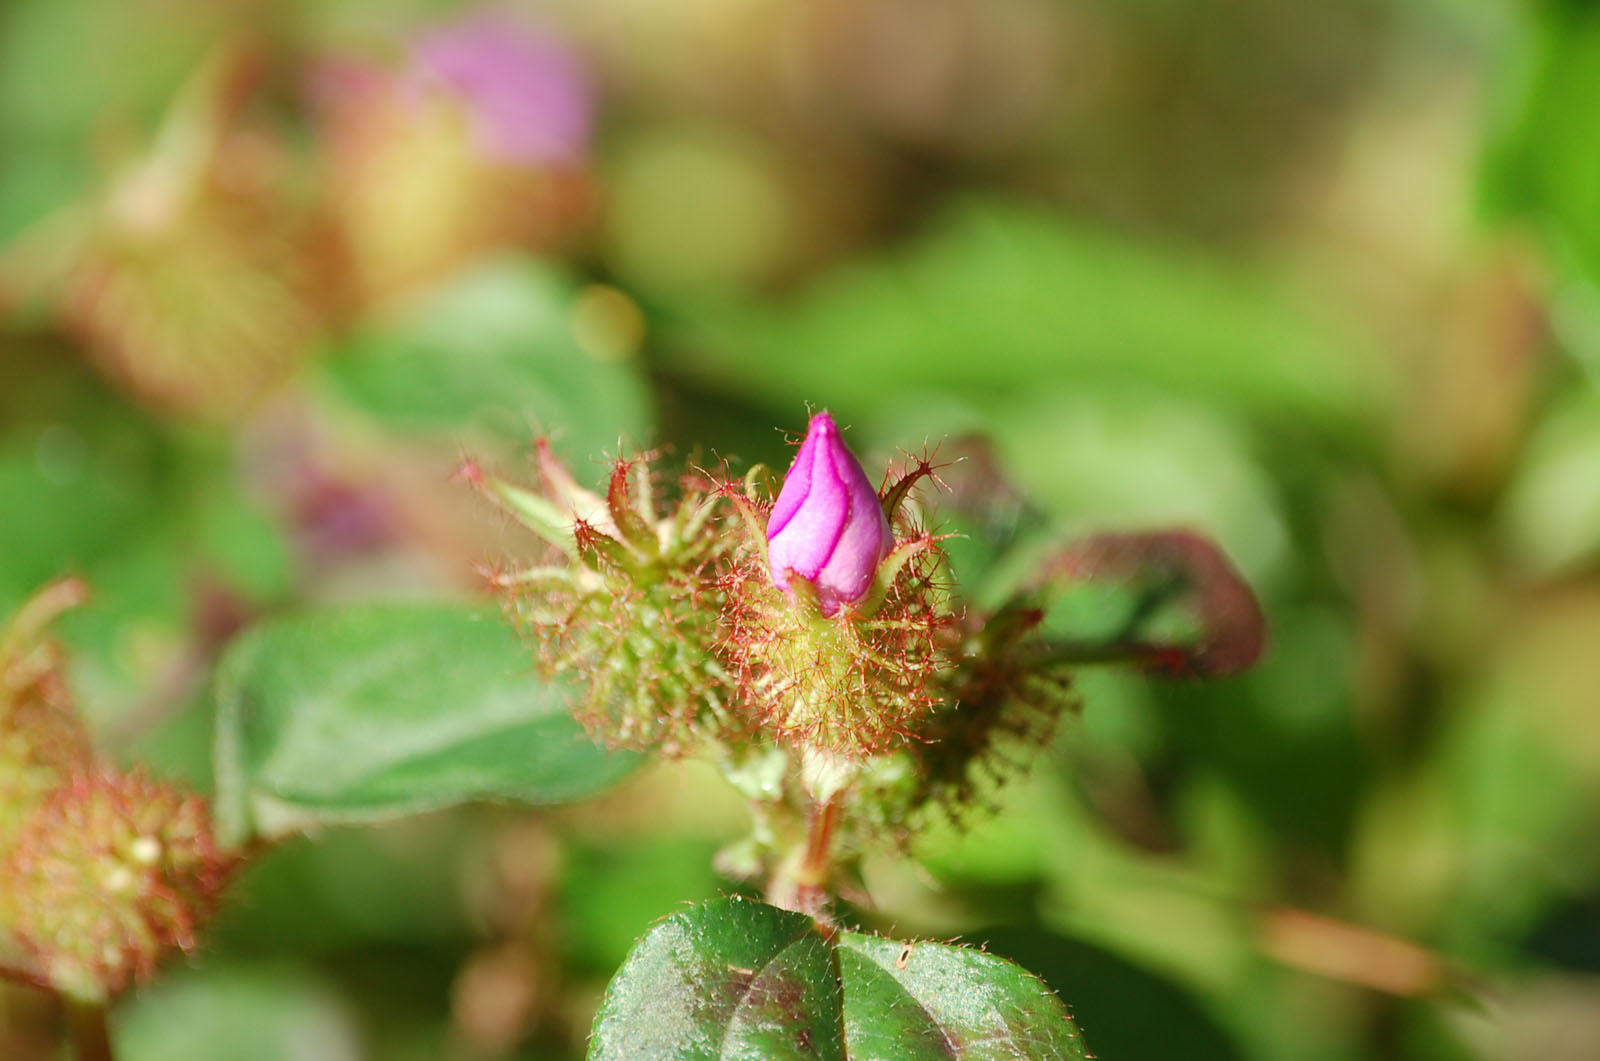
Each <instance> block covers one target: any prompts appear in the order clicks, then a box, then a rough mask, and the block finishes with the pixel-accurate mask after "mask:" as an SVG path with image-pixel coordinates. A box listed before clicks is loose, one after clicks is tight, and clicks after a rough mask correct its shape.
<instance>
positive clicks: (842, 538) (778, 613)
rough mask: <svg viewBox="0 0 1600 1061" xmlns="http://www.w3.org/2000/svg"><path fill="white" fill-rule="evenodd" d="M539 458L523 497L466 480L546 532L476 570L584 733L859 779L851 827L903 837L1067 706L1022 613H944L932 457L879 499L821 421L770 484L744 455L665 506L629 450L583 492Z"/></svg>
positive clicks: (1030, 741) (836, 782)
mask: <svg viewBox="0 0 1600 1061" xmlns="http://www.w3.org/2000/svg"><path fill="white" fill-rule="evenodd" d="M538 463H539V467H540V471H541V478H542V480H543V483H542V489H541V490H538V491H528V490H524V489H522V488H520V487H517V486H514V485H512V484H510V483H507V482H505V481H503V480H500V479H497V478H494V477H492V476H489V475H487V474H486V473H484V472H483V471H482V470H481V469H480V468H478V467H477V466H475V465H469V466H468V467H467V469H465V474H466V477H467V478H469V479H470V480H471V481H473V482H474V483H475V484H476V485H478V486H479V487H480V488H481V489H483V490H484V491H485V492H486V493H488V494H489V495H490V496H491V497H492V498H494V499H495V500H496V501H497V502H498V503H499V504H500V505H501V506H502V507H503V508H504V509H505V510H506V511H508V512H509V513H511V514H512V515H513V516H515V517H516V518H517V519H518V520H519V521H520V522H522V523H523V524H525V525H526V526H527V527H529V528H530V529H532V530H533V531H535V532H536V533H537V534H538V535H539V537H540V538H542V539H543V540H544V542H545V543H546V553H547V555H546V556H545V557H543V562H541V563H537V564H535V565H533V566H529V567H525V568H521V569H515V570H504V571H499V572H496V573H494V574H493V575H492V576H491V579H492V582H493V584H494V585H495V587H496V588H497V589H498V590H500V591H501V593H502V594H503V596H504V598H505V600H506V602H507V608H508V611H509V613H510V614H511V616H512V617H513V619H514V620H515V621H516V622H517V623H518V624H519V625H520V626H522V627H523V628H524V629H525V630H526V631H527V632H528V633H529V634H530V635H531V637H532V640H533V641H534V643H535V644H536V646H537V650H538V652H539V656H540V660H541V662H542V663H543V665H544V667H545V669H546V670H547V671H549V672H552V673H557V674H570V675H573V676H575V677H576V678H578V679H579V680H580V681H581V682H582V683H583V687H584V690H585V691H584V694H583V702H582V706H581V708H580V711H579V714H580V717H581V718H582V719H583V720H584V721H585V723H586V724H587V725H588V727H589V728H590V730H591V731H592V732H593V733H594V734H595V735H596V736H597V737H600V738H602V739H605V740H607V741H609V742H611V743H615V744H623V745H626V746H630V747H637V748H646V747H654V748H658V749H661V750H664V751H666V752H668V753H669V754H683V753H686V752H691V751H700V752H708V753H710V754H711V755H712V756H713V757H714V758H718V759H720V760H721V761H722V762H723V763H724V764H725V766H726V767H727V768H728V769H729V772H730V776H733V777H735V778H736V779H737V778H739V777H743V776H744V775H745V774H747V773H749V772H750V770H751V769H754V767H752V766H751V764H753V763H756V762H757V761H758V760H759V761H761V762H766V761H767V758H766V757H767V756H768V754H769V753H768V752H765V751H762V749H763V748H771V749H775V750H774V751H773V752H772V753H771V754H777V755H779V756H780V761H781V762H787V763H788V766H787V767H784V768H783V769H782V770H780V771H779V773H780V775H781V779H780V781H779V782H778V788H779V790H784V786H786V785H795V786H797V787H803V788H804V789H805V790H806V791H807V792H808V793H809V794H810V797H811V798H813V799H818V800H823V799H829V798H832V794H833V793H835V792H837V791H839V790H841V789H842V788H844V787H853V788H854V789H855V790H856V791H858V792H872V793H874V794H875V796H876V805H877V807H878V811H877V812H876V814H875V815H857V817H856V819H855V824H856V825H857V826H860V827H871V826H872V824H873V822H872V820H871V819H872V818H873V817H874V816H876V817H878V818H879V819H880V820H881V821H882V822H884V823H887V824H890V825H891V827H892V828H894V829H895V830H897V831H900V832H903V831H904V830H905V829H906V828H909V827H911V825H912V819H914V818H915V817H916V816H917V814H918V812H920V811H922V810H924V809H926V808H928V807H931V806H934V805H944V806H953V805H955V804H957V803H970V802H971V801H972V799H973V796H974V793H975V791H976V788H977V786H978V785H979V783H980V780H981V778H982V777H983V776H984V775H985V774H991V775H992V774H997V773H1001V772H1003V771H1004V770H1005V769H1006V768H1007V763H1008V761H1009V757H1008V754H1007V752H1006V749H1007V748H1008V747H1010V748H1017V749H1021V748H1024V747H1027V746H1030V745H1031V746H1037V745H1038V743H1040V735H1041V733H1042V732H1043V730H1044V729H1046V728H1047V727H1048V725H1050V724H1052V723H1053V722H1054V720H1055V718H1056V717H1058V716H1059V714H1060V712H1061V710H1062V709H1063V708H1064V707H1065V706H1066V705H1067V703H1068V700H1069V697H1068V696H1067V695H1066V692H1065V686H1064V682H1063V679H1061V678H1060V677H1059V676H1056V675H1053V674H1052V675H1040V674H1035V673H1033V671H1032V670H1030V669H1029V666H1028V658H1029V657H1028V649H1029V645H1030V641H1029V637H1028V635H1029V633H1030V632H1031V631H1032V629H1033V627H1034V625H1035V624H1036V623H1037V615H1021V616H1020V617H1012V618H1011V619H1010V620H1008V621H1007V622H1006V623H1002V624H1000V625H998V626H995V628H994V632H993V633H991V632H988V631H989V626H990V624H989V617H987V616H985V617H976V616H973V615H969V614H967V613H966V611H965V610H964V609H963V607H962V606H961V604H960V602H959V600H958V598H957V596H956V594H955V588H954V587H953V586H952V585H951V584H950V579H949V573H948V564H947V562H946V560H945V558H944V554H943V552H942V551H941V549H940V548H939V538H938V536H936V535H934V534H931V533H929V531H928V530H927V529H926V527H925V526H923V525H922V518H921V515H920V509H919V508H918V506H917V504H916V500H915V498H914V497H913V488H914V487H916V486H917V485H918V484H919V483H922V482H924V481H928V480H933V479H934V478H935V476H934V468H933V466H932V465H931V464H930V463H929V462H928V461H927V460H915V461H913V462H911V464H910V465H909V466H908V467H907V468H906V469H905V470H904V471H903V472H901V473H900V474H898V475H893V476H889V475H886V476H885V480H886V486H885V487H884V489H883V490H882V491H881V492H880V491H879V490H877V489H875V488H874V487H873V485H872V482H871V480H870V479H869V478H868V477H867V474H866V472H865V471H864V470H863V468H862V467H861V465H860V463H859V462H858V461H857V459H856V457H855V456H854V454H852V453H851V452H850V450H849V448H848V447H847V446H846V445H845V443H844V441H843V439H842V437H841V435H840V432H839V429H838V427H837V425H836V424H835V423H834V421H833V418H832V417H831V416H830V415H829V414H828V413H826V412H823V413H819V414H818V415H816V416H815V417H813V418H812V420H811V424H810V427H809V430H808V432H807V435H806V437H805V440H804V442H803V443H802V445H801V447H800V450H799V452H798V453H797V455H796V457H795V460H794V463H793V465H792V466H791V468H790V469H789V472H788V475H787V476H786V477H785V479H784V481H783V484H782V486H781V488H780V489H777V490H774V489H773V488H772V481H771V477H770V476H769V475H767V474H766V473H765V471H764V469H761V468H759V467H758V468H756V469H753V470H752V471H751V472H750V473H749V474H747V475H746V476H744V477H743V478H742V479H734V478H732V477H731V476H729V475H728V474H726V473H718V474H711V473H706V472H699V471H694V472H691V473H690V474H688V475H686V476H684V477H682V478H681V479H680V480H679V482H678V484H677V489H676V490H675V491H673V493H672V497H671V499H670V501H663V499H662V498H661V497H660V494H661V493H662V491H661V490H660V488H659V482H658V479H657V476H656V475H655V473H654V472H653V471H652V470H651V469H650V465H649V460H648V458H643V457H641V458H635V459H623V460H618V461H617V462H615V464H614V465H613V469H612V473H611V476H610V482H609V486H608V489H607V492H606V495H605V496H604V497H601V496H599V495H598V494H594V493H590V492H589V491H587V490H584V489H582V488H581V487H580V486H578V485H577V484H576V482H574V480H573V479H572V477H571V475H570V474H569V473H568V472H567V471H566V470H565V468H563V467H562V466H561V465H559V464H558V463H557V462H556V461H555V459H554V457H553V455H552V454H551V451H550V448H549V446H548V444H546V443H544V442H540V444H539V447H538ZM763 770H765V768H763ZM736 783H738V782H737V780H736ZM769 787H770V786H769ZM759 798H766V797H759ZM776 798H780V799H781V798H782V796H781V791H780V793H779V795H778V796H777V797H776Z"/></svg>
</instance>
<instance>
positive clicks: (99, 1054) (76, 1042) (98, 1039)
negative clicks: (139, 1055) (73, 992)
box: [67, 999, 115, 1061]
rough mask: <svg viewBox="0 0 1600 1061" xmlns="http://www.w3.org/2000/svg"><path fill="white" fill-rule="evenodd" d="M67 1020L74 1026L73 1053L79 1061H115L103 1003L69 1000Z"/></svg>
mask: <svg viewBox="0 0 1600 1061" xmlns="http://www.w3.org/2000/svg"><path fill="white" fill-rule="evenodd" d="M67 1019H68V1021H69V1022H70V1024H71V1026H72V1053H73V1056H74V1057H75V1058H77V1061H115V1055H114V1054H113V1053H112V1052H111V1029H110V1026H109V1025H108V1024H107V1022H106V1007H105V1005H104V1004H103V1003H99V1002H80V1001H78V1000H76V999H68V1000H67Z"/></svg>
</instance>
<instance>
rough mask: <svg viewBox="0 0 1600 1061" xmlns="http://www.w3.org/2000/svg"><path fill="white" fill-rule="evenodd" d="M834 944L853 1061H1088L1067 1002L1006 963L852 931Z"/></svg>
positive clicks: (971, 952)
mask: <svg viewBox="0 0 1600 1061" xmlns="http://www.w3.org/2000/svg"><path fill="white" fill-rule="evenodd" d="M837 944H838V958H839V975H840V979H841V980H842V981H843V984H844V1034H845V1044H846V1047H847V1055H848V1056H849V1057H850V1058H851V1061H866V1059H868V1058H897V1059H900V1058H904V1059H913V1058H918V1059H920V1058H929V1059H930V1061H931V1059H935V1058H938V1059H945V1058H949V1059H952V1061H956V1059H959V1061H1013V1059H1018V1058H1029V1059H1033V1058H1041V1059H1042V1058H1087V1057H1088V1056H1089V1054H1088V1053H1087V1052H1086V1051H1085V1049H1084V1045H1083V1037H1082V1036H1081V1035H1080V1034H1079V1033H1078V1029H1077V1027H1076V1026H1074V1025H1073V1023H1072V1018H1071V1017H1070V1016H1069V1015H1068V1013H1067V1008H1066V1006H1064V1005H1062V1003H1061V1000H1060V999H1058V998H1057V997H1056V996H1055V995H1054V994H1053V993H1052V992H1051V991H1050V989H1049V988H1048V987H1046V986H1045V985H1044V983H1043V982H1042V981H1040V980H1039V978H1038V977H1036V976H1034V975H1033V974H1032V973H1029V972H1028V971H1027V970H1025V969H1023V968H1022V967H1021V966H1018V965H1014V964H1012V963H1011V962H1008V961H1006V960H1005V959H1004V958H997V957H995V956H994V955H992V954H985V953H983V952H982V951H978V950H973V949H971V948H969V947H957V946H952V945H950V944H947V943H915V944H907V943H900V942H897V941H895V940H892V939H883V938H881V937H878V936H863V935H859V934H856V933H853V932H846V933H843V934H841V935H840V936H839V938H838V940H837Z"/></svg>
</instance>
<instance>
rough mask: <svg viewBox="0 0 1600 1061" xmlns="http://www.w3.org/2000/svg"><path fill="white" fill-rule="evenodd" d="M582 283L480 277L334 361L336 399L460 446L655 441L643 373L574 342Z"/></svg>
mask: <svg viewBox="0 0 1600 1061" xmlns="http://www.w3.org/2000/svg"><path fill="white" fill-rule="evenodd" d="M576 293H577V285H576V284H575V283H574V282H573V281H572V280H570V279H568V278H567V277H566V276H565V275H564V274H562V273H561V272H559V271H557V270H556V269H555V268H553V267H551V266H547V265H542V264H539V263H536V262H532V261H523V260H513V259H506V260H501V261H497V262H491V263H489V264H487V265H484V266H481V267H478V268H475V269H472V270H469V271H467V272H465V273H462V274H461V275H460V276H458V277H456V278H455V279H454V280H453V281H451V282H449V283H447V284H445V285H444V286H443V287H440V288H438V289H437V290H434V291H432V292H430V293H429V294H428V295H426V296H425V297H423V298H422V299H420V300H419V301H417V302H414V303H409V304H407V305H405V306H403V307H401V308H400V310H399V311H398V312H396V313H395V314H393V315H392V316H390V317H388V318H386V319H384V320H382V321H380V322H378V323H376V324H374V325H372V326H371V327H369V328H368V329H367V330H365V331H363V332H361V333H360V334H358V335H357V336H356V337H355V338H354V339H353V340H352V341H351V342H350V344H349V345H348V347H347V348H345V349H343V350H341V351H337V352H335V354H334V356H332V357H329V358H327V359H325V361H324V364H325V366H326V368H327V373H328V376H329V378H330V379H331V380H332V382H333V384H334V387H335V389H336V390H337V391H338V393H339V394H341V395H342V396H343V397H344V398H346V399H347V400H348V401H350V402H352V403H353V404H355V405H357V406H359V407H360V408H361V409H363V410H365V411H366V412H367V413H369V414H371V415H372V416H374V417H376V418H378V419H379V420H380V421H382V422H383V423H385V424H387V425H389V426H391V427H394V428H397V429H399V430H402V431H412V432H421V433H432V434H442V435H445V436H447V437H450V438H459V437H460V435H461V434H462V433H463V432H464V431H468V430H470V429H472V428H473V427H476V428H477V429H478V430H480V431H486V432H488V433H489V434H491V435H493V436H496V437H501V438H510V439H517V440H522V439H526V438H527V437H529V436H530V435H531V434H532V433H533V432H534V430H535V429H537V430H540V431H545V432H555V433H557V434H558V435H559V436H560V437H561V439H562V442H563V443H564V444H565V445H566V446H567V447H569V448H571V449H572V450H573V451H574V452H577V453H582V454H585V455H589V454H597V453H600V452H602V451H604V450H611V451H614V450H615V449H616V447H617V440H618V439H619V438H623V437H626V438H631V439H633V440H634V441H637V442H643V441H644V440H645V439H646V438H647V436H648V435H649V433H650V428H651V422H650V414H649V402H648V398H647V395H646V392H645V388H644V384H643V381H642V379H641V378H640V374H639V372H638V371H637V369H636V367H635V366H634V365H632V364H629V363H627V362H617V361H603V360H600V359H598V358H596V357H594V356H592V355H590V354H588V353H586V352H584V350H583V348H582V347H580V346H579V345H578V342H577V340H576V339H575V338H574V336H573V331H572V320H573V311H574V298H575V295H576Z"/></svg>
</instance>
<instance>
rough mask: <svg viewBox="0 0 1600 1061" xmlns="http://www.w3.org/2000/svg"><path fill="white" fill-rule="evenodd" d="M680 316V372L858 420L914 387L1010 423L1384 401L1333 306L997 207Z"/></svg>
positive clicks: (1342, 407) (1317, 410)
mask: <svg viewBox="0 0 1600 1061" xmlns="http://www.w3.org/2000/svg"><path fill="white" fill-rule="evenodd" d="M674 308H675V309H676V310H677V311H678V312H679V314H680V315H681V317H682V321H681V324H680V326H679V331H678V334H677V338H678V339H679V340H680V342H678V343H677V344H676V347H677V351H676V355H675V356H676V362H675V367H676V368H677V369H678V370H680V371H682V372H684V373H686V374H689V375H692V376H694V377H696V378H698V379H703V380H706V381H710V382H715V383H716V384H717V385H718V387H719V388H721V389H722V390H725V391H726V390H729V389H739V390H745V391H748V392H750V393H758V394H761V395H764V396H765V397H767V398H769V399H770V400H773V401H782V402H792V401H794V400H795V398H796V397H797V396H800V397H805V398H809V399H810V400H813V401H817V402H822V403H825V404H828V405H830V406H833V407H834V409H835V411H842V412H843V413H845V414H846V415H853V414H854V413H856V412H861V411H866V410H875V409H877V408H879V407H881V406H882V405H883V404H885V403H886V402H889V401H892V400H893V399H894V398H895V397H896V396H897V395H900V394H903V393H904V392H905V391H907V390H908V389H910V390H943V391H951V392H955V393H959V394H961V395H962V396H963V397H965V398H967V399H968V400H970V401H973V402H975V403H978V404H980V405H984V406H985V407H987V408H990V409H995V410H1003V409H1004V408H1005V406H1006V404H1007V403H1008V402H1009V401H1010V400H1011V399H1012V398H1014V397H1016V396H1017V394H1018V393H1019V392H1029V393H1031V392H1032V391H1034V390H1035V389H1036V388H1038V387H1040V386H1046V385H1049V384H1051V383H1053V382H1056V381H1062V380H1071V381H1073V382H1075V383H1083V382H1100V383H1107V382H1138V383H1141V384H1145V385H1152V386H1156V387H1160V388H1163V389H1168V390H1173V391H1181V392H1183V393H1185V394H1189V395H1193V396H1197V397H1201V398H1209V399H1213V400H1217V401H1221V402H1223V403H1226V404H1229V405H1232V406H1234V407H1236V408H1239V409H1241V410H1243V411H1246V412H1250V413H1253V414H1257V415H1260V416H1262V417H1265V418H1269V419H1273V420H1277V421H1280V422H1296V423H1304V422H1309V423H1313V424H1321V425H1340V424H1348V423H1349V422H1350V421H1352V420H1354V421H1356V422H1358V423H1359V422H1362V421H1364V420H1366V419H1368V418H1369V417H1370V416H1371V415H1372V414H1374V413H1375V412H1377V411H1378V410H1379V409H1380V408H1381V405H1382V402H1383V400H1384V395H1383V393H1382V391H1381V382H1380V381H1381V379H1382V371H1383V366H1382V363H1381V362H1380V361H1379V360H1378V359H1377V358H1375V357H1374V356H1372V354H1373V349H1372V346H1371V343H1370V341H1369V340H1367V339H1366V338H1365V337H1364V336H1363V335H1362V334H1361V333H1360V332H1359V330H1358V329H1356V328H1355V327H1354V326H1353V325H1352V324H1351V322H1350V321H1349V320H1347V319H1346V320H1341V319H1337V318H1335V316H1334V314H1333V313H1332V312H1331V311H1330V310H1329V308H1328V307H1323V306H1318V305H1315V304H1306V303H1305V302H1303V301H1302V300H1300V299H1298V298H1297V297H1295V296H1294V295H1292V294H1291V292H1289V291H1288V290H1287V289H1285V288H1284V287H1283V286H1281V285H1278V284H1275V283H1272V282H1269V281H1267V280H1265V279H1263V278H1262V277H1261V276H1258V275H1255V274H1252V273H1250V272H1249V271H1247V270H1245V269H1243V268H1229V267H1226V266H1221V265H1219V264H1217V263H1216V262H1215V261H1214V260H1207V259H1205V258H1202V257H1200V256H1199V255H1196V254H1194V253H1192V252H1187V251H1185V250H1183V249H1181V248H1179V247H1176V246H1167V247H1162V246H1157V245H1152V244H1142V243H1138V242H1134V241H1131V240H1128V239H1125V238H1122V237H1119V236H1117V235H1114V234H1112V233H1110V232H1107V231H1095V230H1092V229H1089V228H1085V227H1081V226H1075V225H1072V224H1069V223H1066V222H1063V221H1062V219H1061V218H1060V216H1059V215H1056V214H1051V213H1045V212H1042V211H1035V210H1031V209H1029V208H1026V207H1023V206H1017V205H1011V204H1005V203H999V202H986V201H968V202H966V203H964V204H962V205H960V206H959V207H958V208H956V209H953V210H951V211H950V212H948V213H947V214H945V215H943V216H942V217H941V218H940V219H939V220H938V221H937V222H936V224H935V225H934V227H933V228H932V229H931V230H930V231H929V232H928V233H927V235H925V236H924V237H923V238H922V239H920V240H918V241H916V242H913V243H912V244H910V245H909V246H906V247H902V248H896V249H894V250H892V251H889V252H887V253H885V254H881V255H879V256H878V257H877V258H875V259H871V260H867V261H866V262H864V263H863V264H858V265H853V266H850V267H847V268H841V269H839V270H837V271H835V272H833V273H831V274H829V275H827V276H825V277H823V278H822V279H821V280H820V281H818V282H817V283H816V284H815V285H814V286H813V287H812V288H811V289H810V290H809V291H807V292H806V293H805V294H803V295H802V296H800V297H799V298H797V299H795V300H794V301H792V302H789V303H784V304H778V305H770V304H765V305H758V304H751V303H738V304H720V303H718V304H713V303H704V304H685V305H681V306H677V307H674ZM667 352H668V353H669V354H671V353H673V352H674V351H673V350H671V349H669V350H668V351H667Z"/></svg>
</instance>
